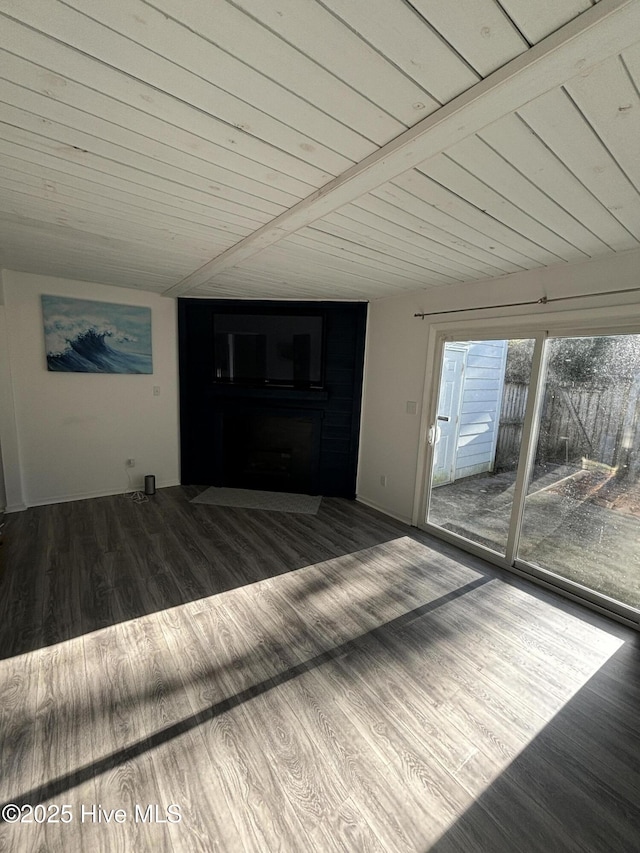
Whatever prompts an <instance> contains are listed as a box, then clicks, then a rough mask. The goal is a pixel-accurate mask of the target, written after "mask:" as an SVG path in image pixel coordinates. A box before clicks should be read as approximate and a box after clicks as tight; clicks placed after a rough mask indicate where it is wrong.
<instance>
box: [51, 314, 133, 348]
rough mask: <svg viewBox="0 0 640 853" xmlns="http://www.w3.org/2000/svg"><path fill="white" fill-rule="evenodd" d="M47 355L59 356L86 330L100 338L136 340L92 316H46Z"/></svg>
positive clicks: (127, 341)
mask: <svg viewBox="0 0 640 853" xmlns="http://www.w3.org/2000/svg"><path fill="white" fill-rule="evenodd" d="M44 330H45V336H46V344H47V355H48V356H51V357H56V356H61V355H64V354H65V353H68V352H70V351H71V349H72V347H71V344H72V343H73V342H74V341H77V340H78V339H80V338H82V337H83V336H84V335H86V334H87V333H88V332H93V333H94V334H95V335H97V336H98V337H101V338H111V339H112V340H113V341H115V342H117V343H131V342H135V341H137V338H135V337H134V336H133V335H130V334H127V333H126V332H121V331H120V330H119V329H117V328H116V327H115V326H112V325H110V324H109V323H105V322H104V321H102V320H98V319H97V318H92V317H84V318H82V319H81V320H70V319H69V318H68V317H63V316H61V315H58V316H53V317H48V318H47V322H46V324H45V329H44Z"/></svg>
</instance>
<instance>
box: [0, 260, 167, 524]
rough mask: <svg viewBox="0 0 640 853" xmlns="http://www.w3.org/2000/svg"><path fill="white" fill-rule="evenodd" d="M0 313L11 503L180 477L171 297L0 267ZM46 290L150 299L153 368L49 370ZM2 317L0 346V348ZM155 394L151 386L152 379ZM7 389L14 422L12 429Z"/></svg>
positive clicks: (3, 438)
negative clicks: (130, 461)
mask: <svg viewBox="0 0 640 853" xmlns="http://www.w3.org/2000/svg"><path fill="white" fill-rule="evenodd" d="M3 281H4V309H3V310H4V318H2V317H0V360H2V356H3V354H4V356H5V359H6V360H8V364H6V365H4V366H3V367H2V368H1V369H0V411H2V415H1V416H0V443H1V444H2V452H3V456H4V470H5V483H6V488H7V499H8V503H9V508H10V509H19V508H20V504H21V503H23V504H25V505H27V506H33V505H37V504H42V503H51V502H56V501H61V500H72V499H77V498H84V497H93V496H97V495H104V494H117V493H118V492H123V491H125V490H126V489H127V487H128V481H127V471H126V469H125V466H124V461H125V459H127V458H129V457H133V458H135V460H136V466H135V468H134V469H133V470H132V471H131V475H132V480H133V485H134V486H135V487H139V486H140V485H141V483H142V477H143V476H144V475H145V474H155V475H156V481H157V485H158V486H159V487H161V486H167V485H175V484H177V483H178V482H179V462H178V457H179V442H178V379H177V329H176V303H175V301H174V300H172V299H166V298H163V297H161V296H157V295H156V294H152V293H147V292H143V291H137V290H130V289H126V288H122V287H111V286H106V285H104V286H103V285H96V284H90V283H86V282H78V281H69V280H66V279H59V278H50V277H48V276H37V275H31V274H28V273H17V272H11V271H7V270H4V271H3ZM43 293H48V294H53V295H58V296H71V297H76V298H80V299H96V300H99V301H103V302H115V303H124V304H128V305H140V306H145V307H149V308H150V309H151V316H152V346H153V374H150V375H130V374H117V375H116V374H84V373H51V372H49V371H48V370H47V366H46V358H45V347H44V332H43V325H42V308H41V302H40V296H41V294H43ZM2 319H4V322H5V329H4V341H5V352H4V353H3V352H2V345H3V329H2V326H1V321H2ZM156 385H157V386H159V387H160V395H159V396H153V386H156ZM11 396H13V408H14V423H15V430H14V433H13V434H12V427H11V419H12V418H11V413H10V411H9V410H10V409H11V408H12V400H11Z"/></svg>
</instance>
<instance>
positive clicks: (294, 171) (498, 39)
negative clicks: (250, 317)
mask: <svg viewBox="0 0 640 853" xmlns="http://www.w3.org/2000/svg"><path fill="white" fill-rule="evenodd" d="M0 15H1V17H0V266H2V267H4V268H8V269H16V270H24V271H28V272H36V273H45V274H51V275H58V276H63V277H68V278H77V279H83V280H87V281H95V282H102V283H111V284H117V285H122V286H126V287H138V288H141V289H143V290H151V291H156V292H160V293H163V292H165V293H167V294H168V295H176V294H189V295H196V296H197V295H213V296H242V297H273V298H286V297H297V298H307V297H308V298H320V299H326V298H332V299H333V298H335V299H340V298H345V299H373V298H377V297H384V296H390V295H393V294H397V293H400V292H403V291H407V290H417V289H422V288H430V287H441V286H446V285H447V284H453V283H458V282H471V281H475V280H481V279H486V278H493V277H496V276H500V275H505V274H508V273H511V272H515V271H519V270H522V269H531V268H534V267H540V266H549V265H552V264H562V263H572V262H575V261H580V260H585V259H587V258H590V257H599V256H602V255H606V254H608V253H612V252H620V251H625V250H628V249H634V248H638V246H639V244H640V194H639V190H640V156H639V155H640V96H639V87H640V0H600V2H599V3H597V4H596V3H595V2H591V0H536V2H532V0H451V2H442V0H233V2H225V1H224V0H189V2H188V3H184V2H182V0H180V2H179V0H149V2H143V0H109V2H107V3H105V2H103V0H65V2H61V0H0Z"/></svg>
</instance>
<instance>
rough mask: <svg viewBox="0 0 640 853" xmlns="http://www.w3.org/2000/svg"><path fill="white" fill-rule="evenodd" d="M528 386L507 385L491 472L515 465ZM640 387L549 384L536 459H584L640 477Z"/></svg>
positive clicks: (628, 382)
mask: <svg viewBox="0 0 640 853" xmlns="http://www.w3.org/2000/svg"><path fill="white" fill-rule="evenodd" d="M527 392H528V386H527V385H525V384H523V383H520V382H506V383H505V385H504V391H503V395H502V406H501V411H500V426H499V430H498V442H497V447H496V459H495V470H496V471H510V470H514V469H515V468H516V467H517V464H518V455H519V453H520V444H521V441H522V427H523V423H524V415H525V408H526V405H527ZM639 415H640V381H639V380H638V379H622V380H619V381H618V382H612V383H611V384H610V385H608V386H607V387H605V388H593V387H585V386H584V385H580V384H575V385H572V386H568V385H562V384H558V383H550V384H549V385H548V386H547V388H546V391H545V398H544V403H543V408H542V419H541V424H540V438H539V445H538V453H537V459H538V461H544V462H557V463H562V462H567V461H568V462H571V461H576V460H578V459H581V458H587V459H590V460H593V461H596V462H600V463H603V464H605V465H610V466H612V467H617V466H628V472H629V473H631V474H632V475H634V476H635V477H638V476H640V452H639V451H640V416H639Z"/></svg>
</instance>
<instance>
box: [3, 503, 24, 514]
mask: <svg viewBox="0 0 640 853" xmlns="http://www.w3.org/2000/svg"><path fill="white" fill-rule="evenodd" d="M26 508H27V505H26V504H9V505H8V506H6V507H5V508H4V511H5V512H6V513H9V512H24V511H25V509H26Z"/></svg>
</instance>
